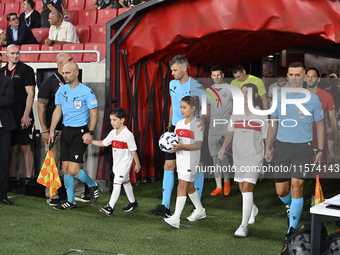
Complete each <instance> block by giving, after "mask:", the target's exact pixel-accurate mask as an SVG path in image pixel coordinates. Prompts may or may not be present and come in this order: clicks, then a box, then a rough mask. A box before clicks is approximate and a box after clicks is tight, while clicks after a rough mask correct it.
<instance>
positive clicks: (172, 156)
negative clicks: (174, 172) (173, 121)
mask: <svg viewBox="0 0 340 255" xmlns="http://www.w3.org/2000/svg"><path fill="white" fill-rule="evenodd" d="M169 132H175V126H174V125H172V126H171V127H170V130H169ZM164 154H165V160H174V159H176V152H174V153H167V152H164Z"/></svg>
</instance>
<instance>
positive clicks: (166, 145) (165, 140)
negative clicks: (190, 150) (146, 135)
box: [158, 132, 179, 153]
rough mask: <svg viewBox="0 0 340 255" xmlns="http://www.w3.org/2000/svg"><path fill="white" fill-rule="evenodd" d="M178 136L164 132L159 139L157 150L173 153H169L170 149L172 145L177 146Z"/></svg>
mask: <svg viewBox="0 0 340 255" xmlns="http://www.w3.org/2000/svg"><path fill="white" fill-rule="evenodd" d="M178 140H179V138H178V136H177V135H176V134H175V133H173V132H165V133H164V134H163V135H161V137H160V138H159V142H158V144H159V148H160V149H161V150H162V151H164V152H167V153H174V152H173V151H171V148H172V147H173V146H172V144H174V143H175V144H178Z"/></svg>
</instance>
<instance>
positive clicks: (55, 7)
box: [41, 0, 69, 27]
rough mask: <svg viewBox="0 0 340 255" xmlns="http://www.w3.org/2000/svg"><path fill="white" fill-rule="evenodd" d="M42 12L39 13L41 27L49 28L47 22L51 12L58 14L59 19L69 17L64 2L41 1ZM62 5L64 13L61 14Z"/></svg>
mask: <svg viewBox="0 0 340 255" xmlns="http://www.w3.org/2000/svg"><path fill="white" fill-rule="evenodd" d="M42 3H43V10H42V12H41V27H50V23H49V22H48V18H49V14H50V13H51V12H59V13H60V15H61V17H63V14H64V15H67V16H69V13H68V10H67V6H66V0H60V1H58V0H42ZM61 5H63V7H64V10H65V12H64V13H63V9H62V8H61Z"/></svg>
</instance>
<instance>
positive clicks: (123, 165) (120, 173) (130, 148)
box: [92, 107, 141, 217]
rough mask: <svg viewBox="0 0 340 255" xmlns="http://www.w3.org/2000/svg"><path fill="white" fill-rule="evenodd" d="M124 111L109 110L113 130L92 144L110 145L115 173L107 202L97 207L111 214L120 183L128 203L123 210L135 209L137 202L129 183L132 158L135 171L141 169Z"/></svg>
mask: <svg viewBox="0 0 340 255" xmlns="http://www.w3.org/2000/svg"><path fill="white" fill-rule="evenodd" d="M125 118H126V111H125V110H124V109H123V108H121V107H117V108H115V109H113V110H112V111H111V112H110V121H111V125H112V127H113V130H111V132H110V133H109V134H108V136H107V137H106V138H105V139H104V140H103V141H98V140H93V141H92V144H93V145H96V146H99V147H104V146H105V147H106V146H109V145H111V146H112V156H113V166H112V171H113V173H114V174H115V175H114V180H113V191H112V195H111V199H110V201H109V203H108V204H107V205H105V206H103V207H100V208H99V211H100V212H101V213H104V214H106V215H107V216H110V217H111V216H112V214H113V208H114V206H115V204H116V202H117V200H118V198H119V195H120V190H121V187H122V184H123V186H124V190H125V193H126V196H127V198H128V200H129V203H128V204H127V205H126V206H125V207H124V208H123V211H124V212H130V211H132V210H134V209H136V208H137V207H138V206H139V204H138V203H137V200H136V199H135V196H134V194H133V189H132V185H131V183H130V177H129V174H130V169H131V165H132V160H134V161H135V171H136V173H138V172H139V171H140V169H141V165H140V163H139V159H138V155H137V146H136V142H135V139H134V137H133V134H132V133H131V132H130V130H128V129H127V127H125V126H124V121H125Z"/></svg>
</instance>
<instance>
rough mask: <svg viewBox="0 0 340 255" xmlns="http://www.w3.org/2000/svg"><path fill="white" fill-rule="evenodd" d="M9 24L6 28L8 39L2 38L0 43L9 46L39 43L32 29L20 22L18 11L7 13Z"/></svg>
mask: <svg viewBox="0 0 340 255" xmlns="http://www.w3.org/2000/svg"><path fill="white" fill-rule="evenodd" d="M7 21H8V23H9V26H8V27H7V30H6V41H4V40H0V45H1V46H4V47H7V46H8V45H10V44H16V45H23V44H39V43H38V41H37V39H35V37H34V35H33V33H32V31H31V30H30V29H29V28H28V27H27V26H26V25H25V24H24V23H20V21H19V18H18V15H17V14H16V13H9V14H8V15H7Z"/></svg>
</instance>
